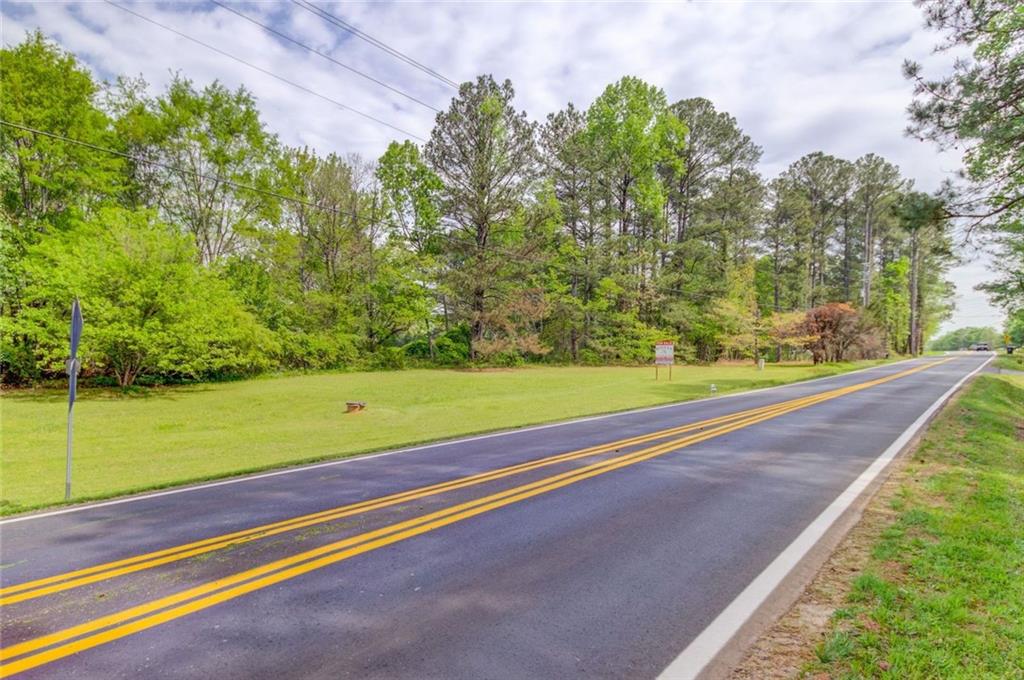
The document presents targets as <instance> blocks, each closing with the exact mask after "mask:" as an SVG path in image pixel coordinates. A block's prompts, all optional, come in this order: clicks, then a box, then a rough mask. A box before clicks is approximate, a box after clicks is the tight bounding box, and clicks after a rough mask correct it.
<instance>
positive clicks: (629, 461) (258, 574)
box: [0, 359, 951, 678]
mask: <svg viewBox="0 0 1024 680" xmlns="http://www.w3.org/2000/svg"><path fill="white" fill-rule="evenodd" d="M947 361H951V359H945V360H941V361H937V362H930V363H927V364H923V365H920V366H916V367H914V368H912V369H909V370H907V371H903V372H901V373H897V374H892V375H889V376H885V377H882V378H879V379H876V380H871V381H867V382H864V383H859V384H857V385H852V386H847V387H844V388H838V389H836V390H831V391H827V392H824V393H821V394H819V395H817V396H816V397H815V398H814V399H813V400H807V399H800V400H793V401H800V402H803V403H797V404H794V405H792V406H789V407H787V408H785V409H777V410H775V411H771V412H766V413H761V414H755V415H752V416H749V417H746V418H744V419H742V420H739V421H736V422H733V423H729V424H726V425H724V426H722V427H720V428H717V429H713V430H709V431H706V432H700V433H698V434H694V435H690V436H688V437H683V438H681V439H677V440H673V441H670V442H668V443H664V444H659V445H656V446H653V447H649V448H647V449H641V450H640V451H635V452H632V453H629V454H625V455H623V456H619V457H617V458H612V459H608V460H603V461H598V462H595V463H591V464H589V465H587V466H584V467H582V468H579V469H576V470H569V471H567V472H563V473H560V474H557V475H554V476H551V477H547V478H545V479H541V480H537V481H534V482H531V483H529V484H525V485H522V486H518V487H514V488H511V489H507V490H505V491H502V492H499V493H495V494H492V495H489V496H484V497H482V498H478V499H474V500H472V501H468V502H465V503H461V504H458V505H455V506H452V507H449V508H445V509H442V510H438V511H435V512H433V513H429V514H427V515H424V516H421V517H415V518H411V519H409V520H405V521H403V522H398V523H396V524H393V525H390V526H386V527H382V528H380V529H376V530H374V531H370V532H366V533H363V534H360V535H357V536H352V537H349V538H347V539H343V540H341V541H337V542H334V543H330V544H327V545H324V546H321V547H319V548H315V549H313V550H309V551H306V552H303V553H299V554H297V555H293V556H291V557H287V558H284V559H280V560H277V561H274V562H271V563H268V564H265V565H262V566H260V567H255V568H252V569H248V570H246V571H243V572H239V573H237V574H234V575H232V576H229V577H225V578H221V579H218V580H216V581H212V582H209V583H206V584H203V585H201V586H196V587H194V588H190V589H188V590H185V591H182V592H179V593H176V594H174V595H170V596H167V597H163V598H159V599H157V600H154V601H151V602H148V603H144V604H142V605H138V606H135V607H131V608H129V609H126V610H123V611H121V612H116V613H114V614H110V615H107V616H104V617H100V618H98V619H94V620H92V621H87V622H85V623H82V624H79V625H77V626H73V627H71V628H67V629H64V630H61V631H57V632H55V633H51V634H49V635H43V636H41V637H38V638H34V639H30V640H26V641H25V642H22V643H18V644H15V645H11V646H9V647H5V648H3V649H0V658H2V659H7V658H11V657H21V658H17V659H15V660H14V661H11V662H7V663H5V664H4V665H3V666H0V678H3V677H8V676H10V675H14V674H16V673H20V672H22V671H25V670H28V669H31V668H35V667H38V666H41V665H44V664H47V663H50V662H52V661H55V660H57V659H60V658H64V657H66V656H69V655H72V654H75V653H77V652H80V651H83V650H85V649H90V648H92V647H96V646H99V645H102V644H105V643H107V642H111V641H114V640H117V639H120V638H123V637H126V636H128V635H131V634H133V633H136V632H139V631H141V630H145V629H148V628H152V627H154V626H157V625H160V624H162V623H166V622H168V621H171V620H174V619H177V618H180V617H182V616H186V615H188V614H191V613H194V612H196V611H200V610H202V609H206V608H208V607H212V606H214V605H217V604H220V603H222V602H225V601H227V600H231V599H234V598H236V597H240V596H242V595H245V594H247V593H250V592H253V591H255V590H259V589H261V588H265V587H267V586H270V585H273V584H275V583H279V582H281V581H285V580H288V579H291V578H295V577H297V576H299V575H302V574H305V573H307V572H310V571H313V570H316V569H320V568H322V567H325V566H328V565H331V564H334V563H336V562H340V561H342V560H346V559H348V558H350V557H353V556H355V555H359V554H363V553H365V552H369V551H371V550H376V549H377V548H380V547H383V546H386V545H390V544H392V543H396V542H398V541H402V540H405V539H407V538H410V537H413V536H417V535H420V534H423V533H426V532H429V531H433V530H435V529H438V528H440V527H444V526H447V525H449V524H453V523H455V522H458V521H461V520H463V519H467V518H470V517H474V516H476V515H479V514H482V513H485V512H489V511H491V510H494V509H497V508H501V507H504V506H506V505H510V504H512V503H517V502H520V501H523V500H526V499H528V498H531V497H533V496H536V495H539V494H542V493H547V492H550V491H553V490H555V489H558V488H562V487H564V486H568V485H570V484H575V483H577V482H579V481H583V480H584V479H589V478H591V477H595V476H597V475H601V474H605V473H607V472H611V471H612V470H617V469H620V468H623V467H626V466H630V465H634V464H636V463H639V462H642V461H645V460H649V459H651V458H655V457H657V456H661V455H664V454H666V453H669V452H672V451H676V450H679V449H681V448H684V447H686V446H690V445H692V444H695V443H698V442H702V441H706V440H708V439H712V438H715V437H719V436H721V435H723V434H727V433H728V432H733V431H735V430H739V429H742V428H745V427H749V426H751V425H754V424H756V423H760V422H763V421H766V420H770V419H773V418H776V417H779V416H780V415H784V414H786V413H791V412H793V411H797V410H801V409H803V408H807V407H808V406H811V405H813V404H816V403H820V402H823V401H829V400H831V399H835V398H838V397H840V396H844V395H845V394H851V393H854V392H859V391H861V390H865V389H868V388H870V387H873V386H875V385H879V384H882V383H885V382H889V381H892V380H896V379H898V378H900V377H904V376H907V375H911V374H913V373H917V372H919V371H923V370H925V369H928V368H931V367H933V366H937V365H940V364H943V363H946V362H947ZM218 591H219V592H218ZM190 600H191V601H190ZM160 610H163V611H160ZM103 629H106V630H103ZM96 631H99V632H96ZM90 633H91V634H90ZM83 636H84V637H83ZM74 638H78V639H74ZM66 640H71V642H67V643H66V644H59V643H61V642H64V641H66ZM53 645H59V646H53ZM46 647H51V648H50V649H45V650H44V651H41V652H39V653H37V654H31V652H34V651H36V650H40V649H43V648H46ZM26 655H27V656H26Z"/></svg>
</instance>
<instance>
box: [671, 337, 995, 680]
mask: <svg viewBox="0 0 1024 680" xmlns="http://www.w3.org/2000/svg"><path fill="white" fill-rule="evenodd" d="M949 360H952V358H951V359H949ZM990 361H992V357H989V358H988V359H986V360H985V362H984V363H983V364H981V365H980V366H978V367H977V368H976V369H974V370H973V371H971V372H970V373H968V374H967V375H965V376H964V377H963V378H961V379H960V380H959V381H957V383H956V384H955V385H953V386H952V387H951V388H949V389H948V390H947V391H946V392H945V393H944V394H943V395H942V396H941V397H939V398H938V399H936V400H935V401H934V402H932V405H931V406H929V407H928V409H927V410H926V411H925V412H924V413H922V414H921V416H920V417H919V418H918V419H917V420H915V421H914V422H913V423H912V424H911V425H910V427H908V428H907V429H906V430H904V431H903V433H902V434H900V436H899V437H897V438H896V440H895V441H894V442H893V443H892V444H890V445H889V447H888V448H886V449H885V451H883V452H882V453H881V454H880V455H879V456H878V458H876V459H875V460H874V461H873V462H872V463H871V465H869V466H868V468H867V469H866V470H864V472H862V473H861V474H860V476H859V477H857V479H855V480H854V481H853V482H852V483H851V484H850V485H849V486H848V487H846V489H845V490H844V491H843V492H842V493H841V494H839V496H838V497H837V498H836V499H835V500H834V501H832V503H831V504H830V505H829V506H828V507H827V508H825V510H824V511H822V513H821V514H820V515H818V516H817V517H816V518H815V519H814V520H813V521H812V522H811V523H810V524H809V525H807V527H806V528H805V529H804V530H803V531H802V532H801V533H800V535H799V536H797V537H796V539H794V540H793V542H792V543H790V544H789V545H788V546H787V547H786V548H785V549H784V550H783V551H782V552H781V553H779V555H778V557H776V558H775V559H774V560H772V562H771V563H770V564H769V565H768V566H767V567H765V569H764V571H762V572H761V573H760V574H758V575H757V577H756V578H754V580H753V581H751V582H750V584H749V585H747V587H746V588H744V589H743V591H742V592H740V594H739V595H737V596H736V599H734V600H733V601H732V602H731V603H729V605H728V606H727V607H726V608H725V609H723V610H722V611H721V613H719V614H718V616H717V617H715V619H714V620H713V621H712V622H711V623H710V624H708V626H707V627H706V628H705V629H704V630H703V631H701V633H700V634H699V635H698V636H697V637H696V638H694V639H693V641H692V642H690V644H689V645H687V647H686V649H684V650H683V652H682V653H681V654H680V655H679V656H677V657H676V658H675V659H674V660H673V661H672V663H670V664H669V665H668V667H667V668H665V670H664V671H662V673H661V675H659V676H658V677H659V680H692V679H694V678H697V677H698V676H699V675H700V674H701V673H702V672H703V671H704V669H705V668H706V667H707V665H708V664H709V663H711V662H712V661H713V660H714V658H715V657H716V656H717V655H718V654H719V652H721V651H722V649H724V648H725V646H726V645H727V644H728V643H729V641H730V640H731V639H732V637H733V636H734V635H735V634H736V633H737V632H738V631H739V629H740V628H741V627H742V626H743V624H745V623H746V622H747V621H748V620H749V619H750V617H751V616H753V614H754V612H756V611H757V609H758V607H760V606H761V605H762V604H764V602H765V600H767V599H768V597H769V596H770V595H771V594H772V592H773V591H774V590H775V588H777V587H778V585H779V584H780V583H782V580H783V579H784V578H785V577H786V576H787V575H788V574H789V573H790V572H791V571H792V570H793V569H794V568H795V567H796V566H797V564H799V563H800V561H801V560H802V559H803V558H804V557H805V556H806V555H807V553H808V552H810V550H811V549H812V548H813V547H814V546H815V545H816V544H817V543H818V541H820V540H821V538H822V536H824V535H825V532H826V531H828V530H829V528H830V527H831V526H832V525H833V524H835V522H836V520H838V519H839V517H840V516H842V514H843V513H844V512H846V510H847V509H848V508H849V507H850V506H851V505H852V504H853V503H854V501H856V500H857V498H858V497H859V496H860V495H861V494H862V493H863V492H864V490H865V489H866V488H867V487H868V485H870V484H871V482H873V481H874V480H875V478H876V477H878V475H880V474H881V473H882V471H884V470H885V468H886V467H888V465H889V463H891V462H892V460H893V459H894V458H895V457H896V456H897V455H898V454H899V452H900V451H902V450H903V447H905V446H906V445H907V444H908V443H909V442H910V440H911V439H913V438H914V436H915V435H917V433H918V432H919V431H920V430H921V429H922V428H924V426H925V425H927V424H928V421H929V419H930V418H931V417H932V415H933V414H934V413H935V412H936V411H938V410H939V409H940V408H941V407H942V405H943V404H945V403H946V401H947V400H948V399H949V398H950V397H951V396H953V394H954V393H955V392H956V391H957V390H958V389H960V387H961V386H962V385H963V384H964V383H965V382H967V381H968V380H969V379H970V378H972V377H974V375H976V374H977V373H978V372H979V371H980V370H981V369H983V368H985V366H987V365H988V363H989V362H990Z"/></svg>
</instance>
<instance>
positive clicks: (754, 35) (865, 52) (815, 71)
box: [0, 0, 1002, 328]
mask: <svg viewBox="0 0 1024 680" xmlns="http://www.w3.org/2000/svg"><path fill="white" fill-rule="evenodd" d="M117 1H118V3H119V4H120V3H121V0H117ZM224 1H225V4H228V0H224ZM315 2H316V4H317V5H319V6H320V7H322V8H324V9H325V10H327V11H329V12H330V13H332V14H333V15H335V16H337V17H339V18H342V19H344V20H345V21H347V22H349V23H351V24H353V25H355V26H358V27H359V28H360V29H362V30H363V31H365V32H366V33H368V34H369V35H371V36H373V37H375V38H377V39H379V40H381V41H383V42H385V43H387V44H388V45H390V46H392V47H394V48H396V49H398V50H400V51H401V52H403V53H405V54H407V55H409V56H410V57H413V58H414V59H416V60H418V61H419V62H421V63H422V64H425V65H427V66H429V67H431V68H432V69H434V70H435V71H437V72H438V73H441V74H443V75H444V76H446V77H447V78H450V79H453V80H456V81H462V80H466V79H469V78H472V77H473V76H475V75H476V74H479V73H492V74H494V75H495V77H497V78H509V79H511V81H512V83H513V84H514V86H515V88H516V93H517V103H518V106H519V107H520V108H523V109H525V110H526V111H527V112H528V113H529V114H530V115H531V116H532V117H534V118H535V119H542V118H543V117H544V116H545V115H546V114H547V113H549V112H552V111H556V110H558V109H560V108H562V107H563V106H564V105H565V104H566V102H568V101H572V102H574V103H575V104H576V105H577V106H580V107H586V106H587V105H589V104H590V102H591V101H593V99H594V98H595V97H596V96H597V95H598V94H600V92H601V90H603V89H604V87H605V86H606V85H607V84H608V83H610V82H612V81H614V80H617V79H618V78H619V77H621V76H623V75H635V76H639V77H640V78H643V79H644V80H646V81H648V82H651V83H654V84H657V85H659V86H661V87H662V88H664V90H665V92H666V94H667V95H668V97H669V99H670V101H675V100H677V99H682V98H685V97H694V96H702V97H707V98H708V99H710V100H711V101H712V102H714V104H715V105H716V106H717V107H718V108H719V109H720V110H725V111H728V112H730V113H731V114H733V115H734V116H736V118H737V119H738V120H739V123H740V126H741V127H742V128H743V129H744V130H745V131H746V132H747V133H748V134H750V135H751V136H752V137H753V139H754V140H755V141H756V142H757V143H758V144H760V145H761V146H762V147H763V149H764V158H763V160H762V163H761V170H762V172H763V173H764V174H765V175H766V176H768V177H770V176H773V175H775V174H777V173H778V172H779V171H781V170H783V169H784V168H785V167H786V166H787V165H788V164H789V163H791V162H793V161H794V160H796V159H797V158H799V157H800V156H802V155H804V154H806V153H809V152H812V151H816V150H822V151H825V152H826V153H830V154H834V155H837V156H841V157H844V158H848V159H851V160H852V159H854V158H856V157H858V156H861V155H863V154H865V153H868V152H874V153H877V154H880V155H882V156H885V157H886V158H888V159H889V160H891V161H893V162H894V163H896V164H897V165H899V166H900V167H901V169H902V170H903V173H904V174H905V175H906V176H909V177H912V178H914V180H915V181H916V184H917V187H918V188H920V189H923V190H932V189H934V188H935V187H936V186H938V184H939V183H940V182H941V181H942V180H943V179H945V178H947V177H951V176H952V174H953V173H955V172H956V170H957V169H958V167H959V161H958V157H957V156H956V155H955V154H945V155H943V154H939V153H937V152H936V150H935V148H934V147H933V146H931V145H929V144H926V143H922V142H917V141H915V140H912V139H908V138H907V137H905V136H904V135H903V129H904V127H905V124H906V122H905V113H904V110H905V108H906V105H907V103H908V102H909V100H910V95H911V93H910V87H909V85H908V83H907V82H906V81H905V80H904V79H903V78H902V76H901V74H900V64H901V63H902V61H903V60H904V59H907V58H909V59H914V60H917V61H922V62H924V63H925V65H926V69H927V71H926V72H928V73H941V72H943V71H944V70H945V69H946V68H947V67H948V65H949V59H950V57H949V56H948V55H935V54H933V52H932V47H933V45H934V44H935V43H936V42H937V40H938V38H937V36H936V35H935V34H932V33H929V32H927V31H925V30H924V29H923V28H922V20H921V14H920V11H919V10H918V9H916V8H915V7H914V6H913V5H912V4H911V3H910V2H801V3H782V2H760V3H734V2H707V3H704V2H688V3H594V2H590V3H571V2H563V3H553V2H529V3H512V2H438V3H427V2H393V3H376V2H375V3H369V2H346V3H336V2H334V3H331V2H324V1H323V0H315ZM124 4H125V5H126V6H127V7H129V8H130V9H131V10H133V11H135V12H137V13H139V14H142V15H145V16H146V17H149V18H150V19H152V20H154V21H157V22H159V23H161V24H164V25H165V26H167V27H169V28H172V29H174V30H177V31H179V32H181V33H184V34H187V35H188V36H191V37H193V38H195V39H197V40H200V41H202V42H205V43H208V44H209V45H212V46H214V47H216V48H217V49H219V50H221V51H222V52H224V53H228V54H230V55H233V56H235V57H238V58H240V59H243V60H245V61H248V62H250V63H251V64H253V65H255V66H257V67H259V68H261V69H264V71H267V72H270V73H272V74H274V75H277V76H280V77H282V78H285V79H287V80H291V81H293V82H295V83H298V84H300V85H301V86H303V87H304V88H306V89H307V90H312V91H314V92H316V93H319V94H320V95H322V96H323V97H325V98H326V99H324V98H320V97H318V96H316V95H314V94H311V93H309V92H306V91H302V90H299V89H296V88H295V87H293V86H292V85H289V84H287V83H285V82H282V81H280V80H277V79H275V78H274V77H273V76H272V75H269V74H267V73H265V72H260V71H258V70H255V69H253V68H251V67H249V66H246V65H244V64H242V63H239V62H237V61H233V60H232V59H231V58H229V57H228V56H225V54H222V53H217V52H214V51H212V50H210V49H207V48H206V47H203V46H200V45H198V44H195V43H193V42H190V41H189V40H187V39H186V38H183V37H181V36H180V35H176V34H175V33H173V32H171V31H169V30H166V29H165V28H161V27H159V26H156V25H153V24H151V23H147V22H146V21H144V20H142V19H139V18H137V17H135V16H132V15H131V14H129V13H127V12H125V11H122V10H121V9H118V8H117V7H115V6H112V5H110V4H107V3H104V2H82V3H68V2H35V3H18V2H7V1H5V2H3V3H2V5H0V13H2V38H3V42H4V43H5V44H7V45H10V44H13V43H17V42H19V41H20V40H21V39H22V37H23V36H24V34H25V32H26V31H27V30H33V29H35V28H36V27H38V28H40V29H41V30H42V31H43V32H44V33H45V34H47V35H48V36H50V37H51V38H53V39H54V40H56V41H57V42H59V43H60V44H61V45H62V46H63V47H64V48H65V49H67V50H70V51H72V52H74V53H75V54H76V55H77V56H78V57H79V58H81V59H82V60H83V61H84V62H85V63H86V64H88V65H89V66H90V67H91V68H92V69H93V70H94V71H95V73H96V74H97V76H99V77H100V78H102V79H107V80H109V79H112V78H114V77H116V76H117V75H119V74H128V75H133V76H138V75H141V76H143V77H144V78H145V79H146V80H147V81H148V82H149V83H150V84H151V87H152V88H153V90H154V91H159V90H161V89H162V88H163V87H164V86H165V85H166V83H167V82H168V81H169V80H170V78H171V76H172V74H173V73H175V72H180V73H181V74H183V75H185V76H188V77H189V78H191V79H193V80H194V81H196V82H197V84H205V83H207V82H209V81H212V80H214V79H219V80H221V81H222V82H224V83H226V84H228V85H230V86H237V85H245V86H246V87H247V88H249V89H250V90H251V91H252V92H253V93H254V94H255V95H256V96H257V97H258V99H259V102H260V108H261V110H262V112H263V114H264V116H265V120H266V122H267V124H268V126H269V127H270V128H271V129H272V130H273V131H275V132H276V133H277V134H278V135H279V136H280V137H281V139H282V141H283V142H285V143H287V144H292V145H309V146H313V147H315V148H316V149H317V150H319V151H322V152H327V151H338V152H359V153H362V154H365V155H368V156H377V155H379V154H380V153H381V152H382V151H383V149H384V148H385V147H386V146H387V143H388V142H389V141H390V140H391V139H393V138H395V137H396V136H397V137H407V136H419V137H426V136H427V135H428V134H429V131H430V128H431V124H432V121H433V117H434V113H435V112H434V111H433V110H432V109H431V108H430V107H433V108H434V109H441V108H444V107H445V106H446V104H447V102H448V100H449V99H450V98H451V96H452V93H453V90H452V89H451V88H450V87H449V86H447V85H445V84H443V83H442V82H440V81H439V80H437V79H435V78H432V77H430V76H428V75H426V74H424V73H422V72H421V71H418V70H416V69H414V68H412V67H410V66H409V65H407V64H404V63H402V62H401V61H399V60H397V59H395V58H394V57H392V56H389V55H388V54H386V53H384V52H383V51H381V50H379V49H377V48H375V47H373V46H371V45H370V44H368V43H366V42H364V41H362V40H359V39H357V38H355V37H353V36H352V35H351V34H349V33H346V32H344V31H342V30H340V29H339V28H337V27H336V26H332V25H331V24H330V23H327V22H325V21H324V20H323V19H322V18H319V17H317V16H315V15H314V14H313V13H312V12H310V11H308V10H306V9H303V8H302V7H300V6H299V5H298V4H296V3H294V2H291V1H290V0H281V1H277V0H274V1H271V2H247V3H245V2H239V3H230V6H231V7H232V8H233V9H236V10H237V11H239V12H242V13H244V14H246V15H248V16H249V17H251V18H253V19H255V20H257V21H259V22H261V23H263V24H266V25H268V26H271V27H272V28H274V29H275V30H277V31H280V32H281V33H284V34H286V35H288V36H290V37H292V38H294V39H296V40H298V41H300V42H302V43H304V44H306V45H308V46H310V47H313V48H315V49H316V50H319V51H321V52H323V53H326V54H329V55H330V56H331V57H332V58H333V59H335V60H337V61H339V62H343V63H344V64H346V65H348V66H351V67H352V68H354V69H358V70H360V71H363V72H365V73H367V74H370V75H372V76H373V77H374V78H376V79H378V80H380V81H383V82H385V83H387V84H388V85H390V86H392V87H393V88H395V89H397V90H400V91H402V92H404V93H405V94H407V95H409V96H411V97H414V98H416V99H418V100H420V101H421V102H423V103H424V104H426V105H427V106H424V105H423V104H420V103H416V102H414V101H411V100H410V99H408V98H406V97H404V96H402V95H400V94H396V93H394V92H392V91H389V90H387V89H385V88H383V87H381V86H380V85H378V84H376V83H373V82H370V81H369V80H366V79H364V78H362V77H360V76H359V75H357V74H354V73H352V72H350V71H346V70H345V69H343V68H342V67H341V66H339V65H337V64H335V63H332V62H330V61H328V60H325V59H323V58H321V57H319V56H317V55H315V54H312V53H311V52H309V51H307V50H304V49H303V48H301V47H298V46H296V45H293V44H290V43H287V42H285V41H284V40H282V39H280V38H278V37H275V36H273V35H271V34H270V33H268V32H267V31H265V30H264V29H262V28H260V27H259V26H256V25H254V24H253V23H250V22H248V21H246V20H245V19H244V18H241V17H239V16H237V15H235V14H232V13H231V12H229V11H228V10H226V9H224V8H222V7H218V6H217V5H215V4H213V3H210V2H194V3H193V2H160V3H156V2H144V3H131V2H129V1H128V0H125V2H124ZM328 99H330V100H334V101H335V102H340V103H341V104H344V105H345V106H348V107H350V108H352V109H356V110H358V111H359V112H361V113H364V114H367V115H369V116H372V117H374V118H377V119H380V120H381V121H385V122H386V123H388V124H390V125H392V126H394V127H395V128H398V129H400V130H401V131H402V132H397V131H396V130H395V129H392V128H389V127H386V126H385V125H382V124H380V123H377V122H374V121H372V120H369V119H367V118H363V117H360V116H359V115H357V114H355V113H353V112H352V111H348V110H344V109H342V108H340V107H339V106H337V105H336V104H335V103H332V102H331V101H327V100H328ZM973 252H974V251H973V250H969V251H965V255H968V256H970V261H968V262H966V263H965V264H964V265H963V266H961V267H958V268H957V269H956V270H955V271H954V273H953V278H954V280H955V282H956V284H957V288H958V292H959V296H958V306H959V309H958V311H957V313H956V316H955V317H954V319H953V320H952V321H951V322H949V323H947V324H946V327H947V328H953V327H958V326H964V325H972V326H975V325H995V326H1001V323H1002V322H1001V315H1000V314H999V313H998V311H997V310H995V309H993V308H991V307H990V306H989V305H988V304H987V303H986V301H985V298H984V296H983V295H981V294H979V293H977V292H975V291H974V290H973V287H974V285H975V284H976V283H978V282H980V281H983V280H985V279H986V278H988V275H987V273H986V271H985V270H986V261H987V260H986V257H985V256H984V255H974V254H973Z"/></svg>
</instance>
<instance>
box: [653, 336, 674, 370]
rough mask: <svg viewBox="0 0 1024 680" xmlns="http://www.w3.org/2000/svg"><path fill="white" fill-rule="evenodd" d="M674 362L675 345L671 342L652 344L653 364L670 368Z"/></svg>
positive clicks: (663, 341) (661, 341)
mask: <svg viewBox="0 0 1024 680" xmlns="http://www.w3.org/2000/svg"><path fill="white" fill-rule="evenodd" d="M675 362H676V345H675V343H674V342H672V341H671V340H659V341H658V342H656V343H655V344H654V363H655V364H656V365H658V366H671V365H672V364H674V363H675Z"/></svg>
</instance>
